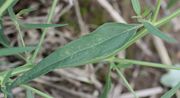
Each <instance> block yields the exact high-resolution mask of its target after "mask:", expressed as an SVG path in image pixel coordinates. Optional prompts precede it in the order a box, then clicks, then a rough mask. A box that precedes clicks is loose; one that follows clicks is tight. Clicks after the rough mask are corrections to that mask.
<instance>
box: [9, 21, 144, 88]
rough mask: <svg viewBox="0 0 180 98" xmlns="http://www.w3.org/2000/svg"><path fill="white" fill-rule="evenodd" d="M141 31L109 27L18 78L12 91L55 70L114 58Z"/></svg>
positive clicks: (102, 28) (61, 49) (130, 28)
mask: <svg viewBox="0 0 180 98" xmlns="http://www.w3.org/2000/svg"><path fill="white" fill-rule="evenodd" d="M139 27H141V25H128V24H121V23H106V24H104V25H102V26H100V27H99V28H98V29H96V30H95V31H94V32H92V33H90V34H89V35H86V36H83V37H81V38H80V39H78V40H75V41H73V42H71V43H69V44H67V45H65V46H64V47H62V48H59V49H57V50H56V51H55V52H54V53H52V54H51V55H49V56H48V57H46V58H45V59H43V60H42V61H41V62H39V63H38V64H37V65H36V66H35V67H34V68H32V69H31V70H29V71H28V72H26V73H25V74H23V75H22V76H21V77H19V78H17V79H16V80H15V81H14V82H13V84H12V87H15V86H17V85H19V84H22V83H26V82H28V81H30V80H32V79H34V78H36V77H39V76H40V75H43V74H46V73H48V72H49V71H52V70H54V69H55V68H64V67H74V66H78V65H83V64H87V63H94V62H97V61H100V60H103V59H104V58H107V57H109V56H112V55H114V54H116V53H117V52H118V51H120V50H121V47H122V46H123V45H124V44H125V43H126V42H127V41H129V40H130V39H131V38H132V37H133V36H134V35H135V33H136V30H137V29H138V28H139Z"/></svg>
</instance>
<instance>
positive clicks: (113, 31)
mask: <svg viewBox="0 0 180 98" xmlns="http://www.w3.org/2000/svg"><path fill="white" fill-rule="evenodd" d="M57 1H58V0H53V3H52V7H51V9H50V11H49V15H48V19H47V22H46V24H31V23H24V22H23V21H22V20H20V19H18V18H17V16H18V15H20V14H17V15H16V14H15V13H14V11H13V6H14V5H15V4H16V3H17V2H18V0H6V1H5V0H4V1H2V2H1V3H2V5H1V7H0V18H1V20H2V18H3V14H4V13H5V12H6V11H7V12H8V14H9V16H10V17H11V19H12V21H13V23H14V25H15V27H16V29H17V31H18V32H19V34H18V35H19V38H20V39H18V40H19V42H20V43H19V44H18V45H19V47H16V48H15V47H11V46H10V45H9V42H8V40H7V39H6V37H5V36H4V35H3V26H2V21H0V22H1V26H0V43H1V44H2V45H3V46H4V47H6V48H4V49H1V50H0V56H7V55H16V56H18V57H20V58H22V59H23V60H25V61H26V64H24V65H22V66H20V67H16V68H14V69H10V70H6V71H4V72H1V73H0V83H1V91H2V92H3V93H4V96H5V97H6V98H7V97H12V94H11V89H12V88H14V87H17V86H20V87H23V88H25V89H27V97H28V98H33V93H37V94H39V95H41V96H43V97H45V98H52V97H51V96H49V95H47V94H45V93H43V92H41V91H39V90H36V89H34V88H32V87H30V86H28V85H26V83H27V82H29V81H31V80H33V79H35V78H37V77H39V76H41V75H44V74H46V73H48V72H50V71H52V70H54V69H56V68H65V67H76V66H80V65H84V64H88V63H97V62H106V63H109V64H110V65H109V72H108V75H107V78H106V82H107V83H106V85H105V88H104V90H103V91H104V92H103V93H102V95H101V98H107V93H108V91H109V89H110V87H111V85H110V84H111V79H110V72H111V71H112V69H115V70H116V72H117V74H118V75H119V77H120V78H121V79H122V80H123V82H124V84H125V86H126V87H127V88H128V89H129V91H131V92H132V93H133V94H134V96H135V98H138V96H137V95H136V93H135V92H134V91H133V89H132V88H131V86H130V85H129V83H128V81H127V80H126V79H125V77H124V75H123V73H122V71H121V70H122V69H124V68H126V67H127V66H130V65H132V64H138V65H143V66H146V67H156V68H166V69H176V70H180V68H179V67H173V66H168V65H164V64H156V63H151V62H144V61H137V60H129V59H119V58H117V57H115V55H116V54H117V53H118V52H119V51H121V50H125V49H126V48H128V47H129V46H130V45H132V44H134V43H135V42H136V41H137V40H138V39H140V38H142V37H144V36H145V35H147V34H149V33H150V34H152V35H155V36H158V37H159V38H161V39H163V40H165V41H167V42H175V41H176V40H175V39H173V38H171V37H170V36H168V35H165V34H164V33H162V32H161V31H160V30H159V29H158V28H157V27H159V26H161V25H163V24H165V23H167V22H169V21H170V20H171V19H173V18H174V17H176V16H178V15H180V9H177V11H176V12H174V13H172V14H171V15H170V16H168V17H165V18H163V19H160V20H158V21H157V16H158V13H159V9H160V4H161V1H162V0H158V3H157V5H156V8H155V10H154V11H153V12H154V14H153V15H152V19H151V18H148V17H146V16H143V15H144V13H142V11H141V6H140V3H139V1H138V0H131V1H132V6H133V9H134V11H135V13H136V14H137V16H135V17H136V18H137V20H138V23H136V24H122V23H105V24H103V25H102V26H100V27H99V28H97V29H96V30H95V31H93V32H92V33H90V34H88V35H86V36H82V37H81V38H79V39H77V40H75V41H72V42H70V43H69V44H67V45H65V46H64V47H62V48H59V49H57V50H56V51H55V52H53V53H52V54H50V55H49V56H47V57H46V58H44V59H43V60H42V61H40V62H39V63H37V64H36V63H35V59H36V57H37V54H38V52H39V51H40V48H41V46H42V43H43V41H44V38H45V35H46V32H47V27H61V26H64V25H61V24H50V23H51V20H52V16H53V11H54V9H55V6H56V4H57ZM28 11H29V10H24V11H20V13H21V14H22V13H26V12H28ZM145 13H148V11H145ZM22 28H26V29H36V28H41V29H43V32H42V35H41V38H40V42H39V44H38V45H37V46H36V47H29V46H26V44H25V42H24V40H23V35H22V32H21V29H22ZM148 32H149V33H148ZM33 50H34V51H33ZM32 51H33V52H32ZM28 53H32V54H33V55H32V56H31V57H29V55H27V54H28ZM19 74H21V76H18V75H19ZM13 76H18V77H17V78H16V79H15V80H12V79H11V77H13ZM177 88H179V85H177ZM175 90H177V89H176V88H175V89H173V91H170V92H168V95H171V94H173V93H174V92H175ZM169 93H171V94H169ZM164 96H166V95H164ZM163 98H165V97H163ZM166 98H168V97H166Z"/></svg>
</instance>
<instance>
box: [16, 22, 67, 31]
mask: <svg viewBox="0 0 180 98" xmlns="http://www.w3.org/2000/svg"><path fill="white" fill-rule="evenodd" d="M19 24H20V26H21V27H23V28H25V29H37V28H39V29H43V28H48V27H62V26H66V25H67V24H32V23H23V22H19Z"/></svg>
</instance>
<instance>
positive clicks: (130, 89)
mask: <svg viewBox="0 0 180 98" xmlns="http://www.w3.org/2000/svg"><path fill="white" fill-rule="evenodd" d="M115 70H116V71H117V73H118V75H119V77H120V78H121V79H122V80H123V82H124V84H125V85H126V87H127V88H128V90H129V91H130V92H131V93H132V94H133V95H134V97H135V98H139V97H138V96H137V95H136V93H135V91H134V90H133V88H132V87H131V85H130V84H129V83H128V81H127V80H126V78H125V77H124V75H123V74H122V73H121V71H120V70H119V69H118V68H117V67H115Z"/></svg>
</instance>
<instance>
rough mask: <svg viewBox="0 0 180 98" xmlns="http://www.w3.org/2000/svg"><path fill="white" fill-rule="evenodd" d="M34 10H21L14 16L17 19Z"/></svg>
mask: <svg viewBox="0 0 180 98" xmlns="http://www.w3.org/2000/svg"><path fill="white" fill-rule="evenodd" d="M34 10H35V9H33V8H27V9H22V10H21V11H19V12H18V13H17V14H16V16H17V17H20V16H21V15H26V14H28V13H30V12H32V11H34Z"/></svg>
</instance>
